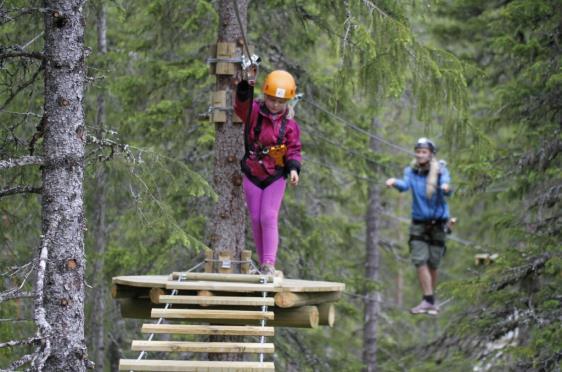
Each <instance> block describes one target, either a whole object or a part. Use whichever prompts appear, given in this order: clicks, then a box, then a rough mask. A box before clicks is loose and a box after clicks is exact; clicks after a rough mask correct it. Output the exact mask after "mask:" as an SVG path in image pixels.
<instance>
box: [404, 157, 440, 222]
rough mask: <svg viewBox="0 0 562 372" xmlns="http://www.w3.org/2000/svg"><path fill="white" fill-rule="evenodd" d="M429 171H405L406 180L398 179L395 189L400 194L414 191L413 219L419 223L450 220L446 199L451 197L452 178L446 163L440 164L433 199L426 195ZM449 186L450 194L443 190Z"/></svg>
mask: <svg viewBox="0 0 562 372" xmlns="http://www.w3.org/2000/svg"><path fill="white" fill-rule="evenodd" d="M427 174H428V171H418V170H415V169H412V167H406V168H405V169H404V178H403V179H397V180H396V182H395V183H394V187H395V188H396V189H398V190H399V191H400V192H404V191H408V190H412V219H414V220H419V221H431V220H448V219H449V206H448V205H447V201H446V199H445V197H446V196H450V195H451V176H450V175H449V170H448V169H447V167H446V165H445V162H442V161H440V162H439V175H438V177H437V190H435V192H434V193H433V196H432V197H431V199H428V198H427V196H426V193H425V189H426V184H427ZM445 183H447V184H449V192H447V193H446V192H444V191H443V190H442V189H441V186H442V185H443V184H445Z"/></svg>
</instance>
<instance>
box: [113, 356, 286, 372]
mask: <svg viewBox="0 0 562 372" xmlns="http://www.w3.org/2000/svg"><path fill="white" fill-rule="evenodd" d="M119 370H120V371H133V370H134V371H158V372H159V371H172V372H211V371H213V372H235V371H236V372H242V371H244V372H251V371H268V372H273V371H275V366H274V364H273V362H263V363H261V362H215V361H195V360H136V359H121V360H120V361H119Z"/></svg>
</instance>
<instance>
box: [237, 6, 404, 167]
mask: <svg viewBox="0 0 562 372" xmlns="http://www.w3.org/2000/svg"><path fill="white" fill-rule="evenodd" d="M232 3H233V5H234V13H235V14H236V20H237V22H238V26H239V28H240V32H241V33H242V39H243V40H244V49H245V50H246V54H247V55H248V59H249V60H250V61H251V60H252V55H251V53H250V49H249V48H248V40H247V39H246V34H245V33H244V27H243V26H242V19H241V18H240V13H239V11H238V2H237V1H236V0H232ZM303 101H305V102H307V103H308V104H310V105H311V106H313V107H315V108H316V109H318V110H320V111H322V112H324V113H326V114H327V115H329V116H331V117H332V118H334V119H336V120H338V121H340V122H341V123H343V124H344V125H346V126H348V127H349V128H352V129H354V130H355V131H357V132H359V133H362V134H364V135H366V136H368V137H370V138H372V139H374V140H375V141H379V142H381V143H383V144H385V145H387V146H389V147H392V148H394V149H396V150H398V151H401V152H403V153H405V154H408V155H412V156H413V155H414V153H413V152H412V151H411V150H408V149H406V148H404V147H402V146H399V145H397V144H395V143H392V142H390V141H388V140H386V139H384V138H383V137H381V136H378V135H375V134H373V133H370V132H368V131H366V130H364V129H362V128H361V127H359V126H357V125H355V124H353V123H351V122H350V121H348V120H346V119H344V118H342V117H341V116H338V115H336V114H334V113H332V112H330V111H328V110H326V109H325V108H323V107H322V106H320V105H319V104H318V103H316V101H315V100H312V99H309V98H304V99H303Z"/></svg>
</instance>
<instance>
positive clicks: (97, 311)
mask: <svg viewBox="0 0 562 372" xmlns="http://www.w3.org/2000/svg"><path fill="white" fill-rule="evenodd" d="M96 5H97V16H96V18H97V33H98V52H99V53H100V55H105V54H106V53H107V41H106V32H107V24H106V13H105V5H104V2H103V1H99V2H98V4H96ZM104 126H105V92H104V89H103V88H102V91H101V92H100V93H99V94H98V96H97V113H96V131H97V133H96V135H97V136H98V138H102V136H103V132H104ZM106 179H107V175H106V170H105V164H104V163H99V164H97V165H96V173H95V184H94V224H93V233H94V270H93V278H94V290H93V291H92V292H93V293H92V298H93V301H94V306H93V310H92V348H93V350H92V356H93V359H94V362H95V364H96V367H95V370H96V371H99V372H103V370H104V361H105V327H104V318H105V304H106V297H107V291H106V283H105V277H104V255H105V246H106V244H107V225H106V222H105V214H106V213H105V208H106V193H107V192H106V187H105V183H106Z"/></svg>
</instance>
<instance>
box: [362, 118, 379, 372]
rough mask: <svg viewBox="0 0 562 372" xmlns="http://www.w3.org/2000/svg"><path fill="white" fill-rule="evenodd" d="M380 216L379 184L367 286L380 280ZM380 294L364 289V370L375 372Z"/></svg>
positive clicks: (373, 188)
mask: <svg viewBox="0 0 562 372" xmlns="http://www.w3.org/2000/svg"><path fill="white" fill-rule="evenodd" d="M379 127H380V125H379V122H378V120H377V119H373V124H372V129H371V131H372V133H377V131H378V128H379ZM371 149H372V150H373V151H374V152H377V151H378V150H379V146H378V142H376V141H374V140H371ZM381 213H382V207H381V201H380V186H379V185H378V183H371V184H370V185H369V201H368V205H367V215H366V225H367V226H366V228H367V239H366V249H367V260H366V263H365V279H366V282H367V283H373V282H376V281H378V280H379V265H380V253H379V248H378V245H379V239H380V236H379V235H380V216H381ZM380 303H381V295H380V293H379V292H378V291H376V290H373V289H369V288H367V289H366V290H365V325H364V328H363V365H364V366H363V371H368V372H372V371H376V370H377V328H378V317H379V313H380Z"/></svg>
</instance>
